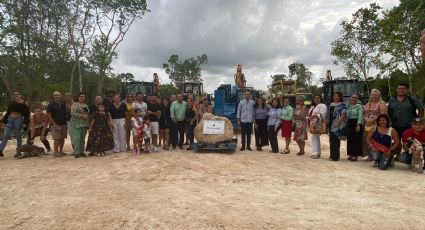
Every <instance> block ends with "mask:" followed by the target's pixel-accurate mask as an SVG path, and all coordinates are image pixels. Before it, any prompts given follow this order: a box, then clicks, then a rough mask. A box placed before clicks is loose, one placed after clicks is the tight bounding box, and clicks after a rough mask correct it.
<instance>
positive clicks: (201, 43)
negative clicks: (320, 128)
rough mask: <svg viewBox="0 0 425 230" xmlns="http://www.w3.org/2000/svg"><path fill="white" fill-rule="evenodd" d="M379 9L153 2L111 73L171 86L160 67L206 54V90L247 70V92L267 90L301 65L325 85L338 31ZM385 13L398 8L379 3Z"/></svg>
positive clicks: (279, 1)
mask: <svg viewBox="0 0 425 230" xmlns="http://www.w3.org/2000/svg"><path fill="white" fill-rule="evenodd" d="M371 2H374V1H367V0H358V1H349V0H148V7H149V9H150V10H151V12H150V13H148V14H146V15H145V16H144V17H143V19H141V20H139V21H137V22H136V23H135V24H134V25H133V27H132V28H131V29H130V31H129V33H128V34H127V36H126V38H125V40H124V41H123V42H122V44H121V45H120V46H119V51H118V59H117V60H115V61H114V63H113V67H114V70H115V72H117V73H127V72H130V73H133V74H134V75H135V76H136V79H137V80H144V81H151V80H152V74H153V73H154V72H157V73H158V74H159V76H160V78H161V81H162V82H163V83H167V82H169V79H168V77H167V75H166V74H165V72H164V71H163V70H162V68H161V67H162V64H163V63H165V62H167V60H168V58H169V57H170V55H171V54H178V55H179V56H180V57H181V58H188V57H195V56H197V55H201V54H203V53H206V54H207V55H208V59H209V62H208V64H207V65H204V66H203V67H202V69H203V71H202V77H203V79H204V89H205V90H206V91H207V92H209V93H212V92H213V90H214V89H215V88H216V87H217V86H218V85H219V84H221V83H234V80H233V75H234V74H235V72H236V65H237V64H242V65H243V72H244V74H245V76H246V79H247V85H248V86H254V87H255V88H257V89H266V87H267V84H269V83H270V75H272V74H277V73H288V65H289V64H291V63H293V62H295V61H299V62H301V63H304V64H305V65H306V66H307V67H308V68H310V70H311V71H312V72H313V73H314V76H315V77H316V78H322V77H323V76H324V75H325V72H326V70H327V69H331V70H333V75H334V77H337V76H338V75H341V74H343V72H342V71H340V70H338V67H336V66H333V65H332V62H331V59H332V58H331V56H330V43H331V42H332V41H333V40H335V39H336V38H337V37H338V35H339V32H340V29H341V28H340V26H339V23H340V22H341V21H342V20H343V19H347V18H349V17H350V16H351V14H353V13H354V12H355V11H356V10H357V9H358V8H360V7H366V6H368V5H369V3H371ZM375 2H377V3H378V4H379V5H381V6H382V7H383V8H384V9H389V8H391V7H393V6H395V5H397V4H398V0H377V1H375Z"/></svg>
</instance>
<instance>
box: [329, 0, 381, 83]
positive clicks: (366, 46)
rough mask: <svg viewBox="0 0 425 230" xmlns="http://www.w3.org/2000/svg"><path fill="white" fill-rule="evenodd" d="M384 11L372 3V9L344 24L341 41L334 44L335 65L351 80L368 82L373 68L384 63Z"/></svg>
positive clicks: (360, 13) (365, 10)
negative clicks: (381, 21)
mask: <svg viewBox="0 0 425 230" xmlns="http://www.w3.org/2000/svg"><path fill="white" fill-rule="evenodd" d="M380 9H381V7H380V6H379V5H378V4H376V3H371V4H370V5H369V7H368V8H360V9H359V10H357V11H356V12H355V13H354V14H353V17H352V19H351V21H343V22H341V26H342V31H341V37H339V38H338V39H336V40H335V41H333V42H332V44H331V55H332V56H334V57H335V59H334V63H335V64H337V65H338V64H342V65H343V67H344V68H345V72H346V74H347V75H348V76H349V77H350V78H362V79H367V78H368V77H369V70H370V68H371V67H373V66H376V65H379V63H380V54H379V52H378V49H379V42H380V29H379V18H378V10H380Z"/></svg>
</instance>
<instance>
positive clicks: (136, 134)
mask: <svg viewBox="0 0 425 230" xmlns="http://www.w3.org/2000/svg"><path fill="white" fill-rule="evenodd" d="M133 113H134V117H133V118H131V125H132V127H133V143H134V150H133V153H134V154H136V155H139V154H140V150H141V149H142V144H143V136H144V130H143V128H144V127H143V126H144V124H143V118H142V110H141V109H138V108H136V109H134V110H133Z"/></svg>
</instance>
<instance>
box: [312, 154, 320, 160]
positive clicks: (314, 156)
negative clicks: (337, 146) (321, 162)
mask: <svg viewBox="0 0 425 230" xmlns="http://www.w3.org/2000/svg"><path fill="white" fill-rule="evenodd" d="M311 159H319V155H311Z"/></svg>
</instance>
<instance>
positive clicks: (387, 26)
mask: <svg viewBox="0 0 425 230" xmlns="http://www.w3.org/2000/svg"><path fill="white" fill-rule="evenodd" d="M380 27H381V31H382V33H381V34H382V39H381V42H380V50H381V52H383V53H386V54H388V55H389V57H390V58H389V60H388V62H387V66H390V67H391V68H390V69H394V70H395V69H404V70H405V71H406V73H407V80H408V81H409V83H410V88H411V89H413V88H412V87H413V86H412V78H413V76H414V75H415V72H416V71H417V70H418V69H419V68H420V65H421V61H420V59H421V58H420V53H419V50H418V47H419V46H420V45H419V40H418V38H419V37H420V33H421V31H422V29H423V28H425V3H424V1H423V0H402V1H400V5H398V6H396V7H394V8H392V9H391V10H387V11H386V12H384V17H383V19H382V20H381V21H380ZM387 66H384V68H382V69H384V70H386V69H389V68H388V67H387ZM386 67H387V68H386Z"/></svg>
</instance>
